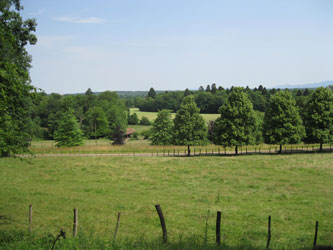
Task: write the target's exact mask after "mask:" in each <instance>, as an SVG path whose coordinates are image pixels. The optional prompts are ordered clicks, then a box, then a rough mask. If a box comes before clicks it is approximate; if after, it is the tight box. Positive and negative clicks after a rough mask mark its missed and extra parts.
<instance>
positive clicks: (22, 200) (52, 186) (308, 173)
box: [0, 153, 333, 249]
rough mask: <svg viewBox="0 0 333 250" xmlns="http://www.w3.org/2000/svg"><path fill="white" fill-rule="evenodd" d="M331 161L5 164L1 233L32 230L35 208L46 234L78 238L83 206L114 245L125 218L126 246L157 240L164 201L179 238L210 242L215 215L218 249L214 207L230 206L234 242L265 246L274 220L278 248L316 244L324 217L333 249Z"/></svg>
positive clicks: (309, 157)
mask: <svg viewBox="0 0 333 250" xmlns="http://www.w3.org/2000/svg"><path fill="white" fill-rule="evenodd" d="M332 159H333V157H332V154H329V153H327V154H294V155H254V156H239V157H191V158H186V157H179V158H177V157H176V158H174V157H122V156H119V157H74V156H73V157H39V158H31V159H28V160H21V159H14V158H2V159H0V199H1V203H0V231H3V230H5V231H8V230H11V229H15V230H20V229H21V230H26V229H27V227H28V225H27V221H28V214H27V213H28V205H29V204H32V205H33V227H32V228H33V231H34V232H36V233H37V234H38V235H44V234H46V233H48V232H49V233H51V234H53V235H55V234H56V233H58V232H59V230H60V228H63V229H64V230H65V231H66V232H67V233H68V234H70V232H71V230H72V221H73V208H75V207H76V208H78V210H79V232H83V233H85V234H87V235H91V237H100V238H102V239H109V238H110V237H111V235H112V234H113V231H114V228H115V222H116V216H117V212H121V213H122V215H121V219H120V228H119V232H118V233H119V235H118V236H119V240H124V239H131V240H136V239H138V238H140V237H141V238H145V239H147V241H149V240H154V239H157V238H159V237H160V235H161V229H160V225H159V219H158V216H157V214H156V211H155V208H154V205H155V204H160V205H161V207H162V209H163V212H164V215H165V218H166V224H167V228H168V233H169V238H170V241H171V242H177V241H178V240H179V237H184V238H188V237H196V238H197V239H199V240H203V236H204V232H205V219H206V216H207V214H208V231H207V235H208V243H209V244H213V243H214V238H215V218H216V211H217V210H222V241H223V242H224V243H225V244H227V245H228V246H237V245H240V244H245V245H248V246H254V247H261V248H262V247H263V246H265V244H266V237H267V217H268V215H271V216H272V240H271V245H272V248H273V249H274V248H277V249H279V248H283V247H286V246H297V247H302V246H305V247H311V245H312V242H313V235H314V226H315V221H317V220H318V221H319V235H318V244H326V245H327V244H332V242H333V230H332V228H333V221H332V220H331V218H332V216H333V209H332V208H333V199H332V197H333V161H332ZM207 211H210V212H209V213H207ZM128 249H131V248H130V247H129V248H128ZM141 249H145V248H144V247H141ZM152 249H153V248H152ZM161 249H162V248H161ZM202 249H204V248H202ZM291 249H292V248H291Z"/></svg>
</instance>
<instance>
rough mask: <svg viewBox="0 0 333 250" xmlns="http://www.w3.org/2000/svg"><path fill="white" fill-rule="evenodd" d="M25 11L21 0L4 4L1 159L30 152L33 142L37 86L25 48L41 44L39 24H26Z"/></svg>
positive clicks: (0, 25)
mask: <svg viewBox="0 0 333 250" xmlns="http://www.w3.org/2000/svg"><path fill="white" fill-rule="evenodd" d="M22 8H23V7H22V6H21V4H20V1H19V0H1V2H0V34H1V35H0V124H1V127H0V156H9V155H11V154H16V153H21V152H25V151H27V147H28V145H29V140H30V139H31V136H30V134H31V129H32V122H31V119H30V114H31V106H32V94H31V91H32V90H33V87H32V86H31V85H30V78H29V72H28V70H29V68H30V66H31V65H30V63H31V58H30V56H29V55H28V52H27V51H26V49H25V46H26V45H27V44H28V43H30V44H32V45H33V44H35V43H36V42H37V39H36V37H35V35H33V34H32V32H34V31H35V27H36V22H35V20H34V19H27V20H25V21H24V20H23V19H22V17H21V16H20V10H21V9H22Z"/></svg>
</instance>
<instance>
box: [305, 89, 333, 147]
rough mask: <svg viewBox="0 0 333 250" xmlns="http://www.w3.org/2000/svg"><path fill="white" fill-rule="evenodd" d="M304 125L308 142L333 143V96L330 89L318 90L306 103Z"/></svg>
mask: <svg viewBox="0 0 333 250" xmlns="http://www.w3.org/2000/svg"><path fill="white" fill-rule="evenodd" d="M305 107H306V112H305V117H304V125H305V130H306V141H307V142H310V143H321V144H322V143H327V142H332V141H333V94H332V91H331V90H330V89H328V88H318V89H316V90H315V92H313V93H312V95H311V96H310V100H309V101H308V102H307V103H306V105H305Z"/></svg>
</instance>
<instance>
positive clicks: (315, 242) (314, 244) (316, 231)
mask: <svg viewBox="0 0 333 250" xmlns="http://www.w3.org/2000/svg"><path fill="white" fill-rule="evenodd" d="M317 235H318V221H316V229H315V236H314V240H313V248H315V247H316V245H317Z"/></svg>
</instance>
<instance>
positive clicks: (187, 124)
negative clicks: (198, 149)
mask: <svg viewBox="0 0 333 250" xmlns="http://www.w3.org/2000/svg"><path fill="white" fill-rule="evenodd" d="M199 111H200V109H199V108H198V107H197V104H196V103H195V101H194V97H193V95H189V96H186V97H185V98H184V100H183V102H182V104H181V105H180V109H179V110H178V111H177V113H176V117H175V119H174V144H175V145H191V146H195V145H206V144H207V143H208V140H207V127H206V124H205V121H204V119H203V118H202V116H201V115H200V113H199Z"/></svg>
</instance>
